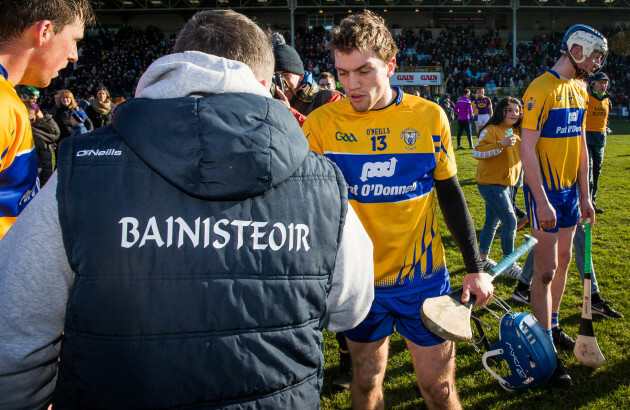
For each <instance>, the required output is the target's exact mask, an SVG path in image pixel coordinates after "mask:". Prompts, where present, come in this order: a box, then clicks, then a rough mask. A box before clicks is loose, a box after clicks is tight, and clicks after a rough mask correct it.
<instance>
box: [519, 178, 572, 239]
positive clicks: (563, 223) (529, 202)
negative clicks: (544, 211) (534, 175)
mask: <svg viewBox="0 0 630 410" xmlns="http://www.w3.org/2000/svg"><path fill="white" fill-rule="evenodd" d="M523 194H524V195H525V208H526V209H527V216H529V221H530V222H529V223H530V224H531V227H532V228H533V229H538V230H540V231H543V232H558V228H570V227H572V226H575V225H577V222H578V220H579V219H580V204H579V202H578V194H577V185H573V186H572V187H571V188H569V189H566V190H564V191H558V192H546V194H547V198H548V199H549V203H550V204H551V206H552V207H553V209H555V211H556V226H555V227H554V228H553V229H541V228H540V224H539V222H538V218H536V200H535V199H534V195H532V191H531V190H530V189H529V187H528V186H527V185H524V186H523Z"/></svg>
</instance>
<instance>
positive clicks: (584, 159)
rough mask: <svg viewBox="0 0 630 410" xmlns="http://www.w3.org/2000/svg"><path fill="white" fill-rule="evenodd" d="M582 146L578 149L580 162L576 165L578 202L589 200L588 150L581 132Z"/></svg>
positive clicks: (583, 133) (584, 134)
mask: <svg viewBox="0 0 630 410" xmlns="http://www.w3.org/2000/svg"><path fill="white" fill-rule="evenodd" d="M581 138H582V144H581V147H580V148H581V149H580V162H579V164H578V175H577V184H578V193H579V195H580V200H589V201H590V200H591V193H590V187H589V183H588V166H589V165H588V162H589V161H588V150H587V148H586V133H585V132H584V131H582V136H581Z"/></svg>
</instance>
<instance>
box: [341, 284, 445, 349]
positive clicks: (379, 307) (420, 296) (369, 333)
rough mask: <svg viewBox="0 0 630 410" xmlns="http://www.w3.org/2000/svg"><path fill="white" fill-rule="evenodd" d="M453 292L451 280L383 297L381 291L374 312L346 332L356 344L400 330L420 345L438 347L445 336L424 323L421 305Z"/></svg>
mask: <svg viewBox="0 0 630 410" xmlns="http://www.w3.org/2000/svg"><path fill="white" fill-rule="evenodd" d="M450 292H451V285H450V281H449V280H448V279H447V280H446V281H445V282H444V283H441V284H438V285H437V286H434V287H432V288H430V289H425V290H423V289H420V288H419V289H418V291H417V292H414V293H411V294H405V295H402V296H387V297H385V296H382V295H379V294H378V290H377V291H376V294H375V295H374V301H373V302H372V307H371V308H370V313H368V315H367V317H366V318H365V319H364V320H363V322H361V323H359V325H358V326H357V327H355V328H354V329H350V330H347V331H345V332H343V334H344V335H345V336H346V337H347V338H348V339H349V340H351V341H353V342H356V343H370V342H375V341H377V340H381V339H383V338H386V337H388V336H391V335H392V334H393V333H394V326H395V327H396V331H397V332H398V333H400V334H401V335H403V336H404V337H406V338H407V339H409V340H410V341H412V342H413V343H415V344H417V345H418V346H435V345H438V344H440V343H442V342H444V339H442V338H441V337H439V336H437V335H436V334H434V333H432V332H431V331H430V330H429V329H427V328H426V327H425V326H424V323H422V317H421V316H420V308H421V307H422V303H424V300H425V299H427V298H431V297H435V296H441V295H447V294H449V293H450Z"/></svg>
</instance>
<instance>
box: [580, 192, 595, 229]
mask: <svg viewBox="0 0 630 410" xmlns="http://www.w3.org/2000/svg"><path fill="white" fill-rule="evenodd" d="M580 210H581V211H582V220H584V221H586V220H587V219H588V218H591V227H593V226H595V209H594V208H593V203H592V202H591V200H590V198H588V197H584V198H580Z"/></svg>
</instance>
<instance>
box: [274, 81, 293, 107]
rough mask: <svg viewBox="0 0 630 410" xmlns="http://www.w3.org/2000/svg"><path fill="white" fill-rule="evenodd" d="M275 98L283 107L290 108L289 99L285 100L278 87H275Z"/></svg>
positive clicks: (285, 97)
mask: <svg viewBox="0 0 630 410" xmlns="http://www.w3.org/2000/svg"><path fill="white" fill-rule="evenodd" d="M276 96H277V99H278V100H279V101H281V102H282V103H283V104H284V105H286V106H287V108H291V104H289V99H288V98H287V96H286V95H284V93H283V92H282V90H281V89H280V87H278V86H277V85H276Z"/></svg>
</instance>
